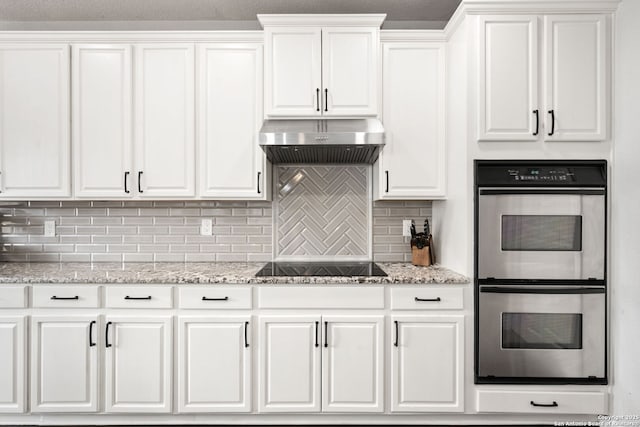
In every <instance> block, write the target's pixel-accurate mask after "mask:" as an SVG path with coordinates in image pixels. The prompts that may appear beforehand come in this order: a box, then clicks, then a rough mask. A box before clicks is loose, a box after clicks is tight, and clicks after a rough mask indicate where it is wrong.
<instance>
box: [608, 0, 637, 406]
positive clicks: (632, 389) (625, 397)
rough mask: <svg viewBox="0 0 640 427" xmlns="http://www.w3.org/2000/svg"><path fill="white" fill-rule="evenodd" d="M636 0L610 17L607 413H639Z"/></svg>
mask: <svg viewBox="0 0 640 427" xmlns="http://www.w3.org/2000/svg"><path fill="white" fill-rule="evenodd" d="M639 46H640V1H638V0H624V1H623V3H622V4H621V5H620V7H619V9H618V13H617V22H616V63H615V67H616V73H615V87H616V89H615V115H614V129H615V137H614V138H615V143H614V162H613V179H612V189H613V193H612V200H611V228H612V236H611V242H612V243H611V269H612V271H611V276H610V277H611V295H612V297H611V331H612V332H611V341H612V350H611V352H612V362H611V363H612V367H613V382H612V384H613V413H614V414H616V415H622V414H635V415H638V414H640V332H639V327H640V280H639V279H638V276H639V273H640V227H639V226H638V225H637V222H638V220H640V189H639V188H638V187H639V185H638V181H637V180H638V173H637V172H638V168H639V165H638V162H639V161H640V107H639V106H640V47H639Z"/></svg>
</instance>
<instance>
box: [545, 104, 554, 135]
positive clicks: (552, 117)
mask: <svg viewBox="0 0 640 427" xmlns="http://www.w3.org/2000/svg"><path fill="white" fill-rule="evenodd" d="M547 113H549V114H551V132H549V133H548V134H547V135H549V136H551V135H553V134H554V133H555V131H556V113H555V112H554V111H553V110H549V111H547Z"/></svg>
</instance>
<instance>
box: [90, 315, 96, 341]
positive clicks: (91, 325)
mask: <svg viewBox="0 0 640 427" xmlns="http://www.w3.org/2000/svg"><path fill="white" fill-rule="evenodd" d="M95 324H96V321H95V320H92V321H91V323H89V347H95V345H96V343H95V341H94V340H93V325H95Z"/></svg>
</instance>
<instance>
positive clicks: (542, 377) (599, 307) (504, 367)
mask: <svg viewBox="0 0 640 427" xmlns="http://www.w3.org/2000/svg"><path fill="white" fill-rule="evenodd" d="M605 304H606V298H605V289H604V287H599V286H597V287H580V286H566V287H565V286H563V287H557V286H554V287H552V286H480V291H479V307H478V318H477V321H478V336H477V337H476V340H477V341H476V342H477V347H476V348H477V351H478V363H477V382H479V383H482V382H509V383H514V382H519V383H538V382H564V383H569V382H576V383H578V382H594V383H605V382H606V374H605V351H606V350H605V349H606V343H605V340H606V337H605Z"/></svg>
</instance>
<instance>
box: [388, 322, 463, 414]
mask: <svg viewBox="0 0 640 427" xmlns="http://www.w3.org/2000/svg"><path fill="white" fill-rule="evenodd" d="M391 320H392V325H391V327H392V329H393V331H392V333H393V335H392V336H393V340H394V341H393V348H392V351H391V380H392V388H391V410H392V411H393V412H462V411H463V410H464V407H463V404H462V402H463V381H464V378H463V363H464V316H436V315H430V316H392V318H391Z"/></svg>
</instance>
